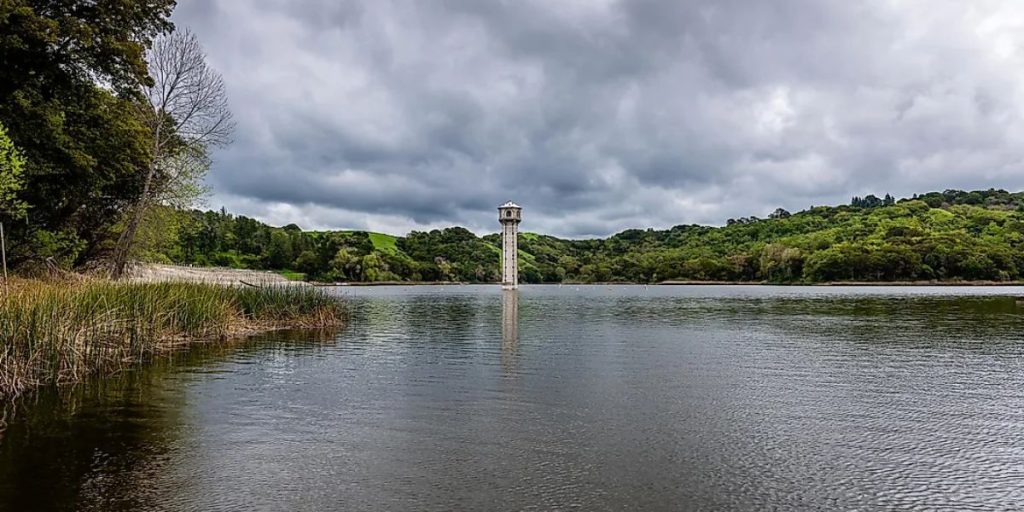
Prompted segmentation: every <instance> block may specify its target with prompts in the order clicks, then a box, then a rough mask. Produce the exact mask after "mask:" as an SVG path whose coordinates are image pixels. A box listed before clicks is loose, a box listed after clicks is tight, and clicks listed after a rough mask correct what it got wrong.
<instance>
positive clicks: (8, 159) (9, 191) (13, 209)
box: [0, 123, 28, 287]
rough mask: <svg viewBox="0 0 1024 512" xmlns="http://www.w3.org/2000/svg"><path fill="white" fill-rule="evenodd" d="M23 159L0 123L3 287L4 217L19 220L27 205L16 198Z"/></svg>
mask: <svg viewBox="0 0 1024 512" xmlns="http://www.w3.org/2000/svg"><path fill="white" fill-rule="evenodd" d="M24 173H25V158H24V157H23V156H21V153H20V152H19V151H18V148H16V147H14V143H13V142H11V139H10V137H8V136H7V129H6V128H4V125H3V124H2V123H0V216H2V217H0V259H2V260H3V272H4V274H3V275H4V286H5V287H6V286H7V240H6V237H5V236H4V217H11V218H21V217H23V216H24V215H25V210H26V209H27V208H28V205H27V204H25V202H24V201H22V200H21V199H19V198H18V195H19V194H20V193H21V191H22V189H24V188H25V176H24Z"/></svg>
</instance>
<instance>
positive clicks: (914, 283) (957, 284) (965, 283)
mask: <svg viewBox="0 0 1024 512" xmlns="http://www.w3.org/2000/svg"><path fill="white" fill-rule="evenodd" d="M307 284H309V285H311V286H316V287H321V288H346V287H373V286H500V285H501V283H469V282H457V281H367V282H347V283H317V282H308V283H307ZM520 285H521V286H773V287H780V288H784V287H787V286H817V287H858V286H865V287H883V286H904V287H939V286H955V287H1014V286H1024V281H829V282H824V283H769V282H765V281H661V282H657V283H636V282H623V281H612V282H595V283H573V282H566V283H520Z"/></svg>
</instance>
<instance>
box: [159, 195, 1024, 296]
mask: <svg viewBox="0 0 1024 512" xmlns="http://www.w3.org/2000/svg"><path fill="white" fill-rule="evenodd" d="M871 197H874V196H868V198H864V199H861V200H860V204H863V205H864V206H852V205H850V206H837V207H824V206H819V207H814V208H810V209H808V210H805V211H802V212H797V213H792V214H790V213H789V212H785V211H784V210H782V211H777V212H775V213H773V214H772V215H771V216H770V217H769V218H768V219H757V218H753V217H750V218H746V219H741V220H739V221H736V220H734V221H732V222H730V223H729V224H728V225H726V226H724V227H710V226H696V225H681V226H675V227H673V228H671V229H667V230H654V229H646V230H640V229H631V230H626V231H623V232H621V233H618V234H616V235H613V236H611V237H608V238H607V239H603V240H564V239H559V238H555V237H551V236H546V235H539V234H535V233H523V234H522V235H520V240H519V246H520V280H521V281H523V282H527V283H540V282H612V281H622V282H643V283H649V282H660V281H666V280H699V281H755V282H757V281H765V282H773V283H800V282H827V281H904V280H958V279H959V280H992V281H1005V280H1018V279H1024V211H1022V208H1021V206H1022V205H1024V193H1009V192H1006V191H1003V190H986V191H974V192H963V191H950V190H947V191H945V192H941V193H929V194H924V195H922V196H915V197H916V199H904V200H901V201H896V200H894V199H892V198H891V196H887V197H886V198H883V199H878V202H877V203H876V201H874V200H872V199H869V198H871ZM865 201H866V202H865ZM179 215H180V216H181V217H182V219H183V220H182V224H183V225H184V226H188V227H187V228H182V238H181V239H180V240H179V245H178V248H177V249H175V250H174V251H171V252H169V253H168V257H169V258H170V259H172V260H174V261H176V262H179V263H191V264H200V265H207V264H218V265H227V266H236V267H248V268H261V269H273V270H284V269H294V270H298V271H299V272H302V273H305V274H306V275H307V278H309V279H311V280H319V281H394V280H402V281H464V282H496V281H497V280H498V279H499V277H500V276H499V259H500V245H501V239H500V237H499V235H497V234H489V235H486V236H483V237H478V236H476V235H475V234H473V233H472V232H470V231H468V230H466V229H464V228H459V227H453V228H448V229H442V230H433V231H429V232H412V233H410V234H409V235H407V236H406V237H392V236H390V235H383V234H379V233H367V232H362V231H336V232H303V231H302V230H301V229H299V228H298V227H297V226H294V225H292V226H287V227H285V228H274V227H271V226H267V225H265V224H263V223H261V222H258V221H256V220H253V219H250V218H247V217H242V216H238V217H235V216H232V215H229V214H228V213H227V212H225V211H223V210H222V211H220V212H205V213H201V212H194V211H193V212H179Z"/></svg>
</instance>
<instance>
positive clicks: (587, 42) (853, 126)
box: [175, 0, 1024, 236]
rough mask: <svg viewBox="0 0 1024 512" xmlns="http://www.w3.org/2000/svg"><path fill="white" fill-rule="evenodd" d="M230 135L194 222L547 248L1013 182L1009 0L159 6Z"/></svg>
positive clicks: (207, 2) (1015, 110) (1016, 159)
mask: <svg viewBox="0 0 1024 512" xmlns="http://www.w3.org/2000/svg"><path fill="white" fill-rule="evenodd" d="M175 21H176V23H177V24H178V25H179V26H188V27H190V28H192V29H193V30H195V31H196V32H197V33H198V34H199V36H200V38H201V39H202V41H203V43H204V45H205V47H206V50H207V53H208V54H209V57H210V60H211V61H212V62H213V64H214V65H215V66H216V67H217V68H218V69H220V70H221V71H222V72H223V74H224V77H225V80H226V82H227V85H228V89H229V92H230V94H231V100H232V106H233V110H234V112H235V114H236V117H237V119H238V122H239V126H238V132H237V133H236V137H235V139H236V142H235V144H234V145H233V146H231V147H230V148H229V149H226V150H224V151H222V152H221V153H219V154H218V155H217V157H216V162H215V164H214V167H213V169H212V172H211V175H210V178H209V181H210V185H212V187H213V189H214V190H215V195H214V197H213V198H212V199H211V203H212V204H211V206H220V205H221V204H223V205H226V206H227V207H228V208H229V209H231V210H233V211H237V212H239V213H243V214H247V215H253V216H257V217H259V218H262V219H264V220H267V221H268V222H273V223H289V222H296V223H298V224H300V225H302V226H303V227H307V228H365V229H377V230H383V231H391V232H397V233H404V232H405V231H408V230H409V229H426V228H432V227H442V226H447V225H452V224H459V225H464V226H467V227H469V228H471V229H474V230H475V231H477V232H480V233H485V232H491V231H495V226H494V224H495V222H494V220H493V219H494V215H495V210H494V208H495V206H496V205H497V204H499V203H501V202H503V201H505V200H506V199H509V198H511V199H514V200H516V201H517V202H520V203H521V204H523V205H524V206H525V208H526V212H525V216H524V218H525V219H526V220H525V222H524V228H525V229H528V230H531V231H540V232H545V233H552V234H557V235H564V236H595V235H607V234H609V233H612V232H615V231H617V230H620V229H624V228H628V227H648V226H654V227H669V226H672V225H675V224H681V223H691V222H699V223H712V224H720V223H723V222H724V221H725V219H726V218H728V217H737V216H747V215H752V214H753V215H761V216H763V215H765V214H767V213H768V212H770V211H771V210H772V209H774V208H776V207H779V206H782V207H785V208H788V209H791V210H798V209H802V208H805V207H807V206H810V205H812V204H831V203H836V202H845V201H847V200H848V199H849V196H851V195H863V194H866V193H885V192H890V193H893V194H895V195H909V194H911V193H914V192H924V191H929V190H936V189H938V190H941V189H944V188H951V187H956V188H988V187H1000V188H1008V189H1015V190H1016V189H1021V188H1024V173H1022V172H1021V162H1022V161H1024V144H1022V142H1024V117H1022V115H1021V112H1022V106H1024V86H1022V84H1024V82H1022V81H1021V73H1022V72H1021V71H1020V70H1021V69H1024V67H1022V64H1024V53H1022V48H1021V43H1022V42H1024V35H1021V34H1024V31H1022V29H1024V12H1022V11H1020V10H1019V9H1017V8H1016V7H1015V4H1014V3H1013V2H1010V1H978V2H960V1H956V0H905V1H900V2H891V1H888V0H886V1H882V0H877V1H872V0H869V1H866V2H820V1H816V0H779V1H775V2H760V1H756V0H706V1H703V0H702V1H677V0H560V1H550V0H523V1H519V2H501V1H497V0H495V1H484V0H435V1H426V2H422V1H412V0H408V1H399V0H373V1H369V0H364V1H359V0H346V1H338V0H305V1H299V0H295V1H286V0H258V1H242V0H182V1H180V3H179V7H178V10H177V12H176V14H175Z"/></svg>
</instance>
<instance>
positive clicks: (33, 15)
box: [0, 0, 175, 264]
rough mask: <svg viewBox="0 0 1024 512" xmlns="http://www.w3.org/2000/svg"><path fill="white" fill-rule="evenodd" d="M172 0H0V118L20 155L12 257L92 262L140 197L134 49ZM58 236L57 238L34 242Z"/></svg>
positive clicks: (141, 134) (144, 151) (140, 76)
mask: <svg viewBox="0 0 1024 512" xmlns="http://www.w3.org/2000/svg"><path fill="white" fill-rule="evenodd" d="M174 4H175V2H174V0H152V1H147V2H127V1H123V0H98V1H97V0H64V1H60V2H54V1H40V0H3V1H0V62H2V63H3V65H2V66H0V122H2V123H3V124H4V125H5V126H6V127H7V129H8V130H9V135H10V138H11V139H12V141H13V142H14V144H15V145H16V146H17V147H18V148H19V149H20V151H21V152H22V154H23V155H24V157H25V160H26V162H25V166H24V177H25V185H26V186H25V189H24V193H23V194H22V197H21V199H22V200H24V201H26V202H27V203H28V205H29V206H30V208H29V210H28V216H27V221H26V222H20V223H16V224H14V225H13V227H14V228H15V229H14V230H12V233H11V235H12V241H14V242H15V243H13V244H12V260H13V262H14V263H15V264H18V263H20V262H25V261H28V260H38V259H45V256H44V254H46V253H49V254H51V255H56V259H57V260H58V261H64V262H69V263H82V262H84V261H85V260H86V259H88V258H91V257H95V256H96V255H97V254H98V253H99V252H100V251H101V250H102V246H103V244H104V243H105V242H106V241H107V240H108V239H109V238H110V236H111V233H110V230H111V227H112V226H113V225H114V224H115V223H116V222H117V221H118V220H119V219H120V217H121V215H123V213H124V211H125V208H126V207H127V205H129V204H132V202H133V201H134V200H135V198H136V197H137V196H138V194H139V192H140V183H141V179H140V172H139V171H140V169H143V168H144V165H145V163H146V161H147V160H148V153H149V147H150V145H149V141H150V136H149V133H148V132H147V130H146V129H145V127H144V126H143V125H142V124H141V122H140V120H139V119H138V115H137V113H138V108H137V107H138V105H139V102H140V101H141V98H140V97H139V95H138V92H137V91H138V88H139V85H140V84H145V83H150V82H151V81H152V79H151V78H150V77H149V75H148V72H147V68H146V62H145V60H144V53H145V50H146V48H147V47H148V46H149V45H150V43H151V41H152V40H153V38H154V37H155V36H157V35H159V34H162V33H166V32H167V31H169V30H170V29H171V28H172V25H171V22H170V20H169V17H170V13H171V10H172V9H173V7H174ZM53 240H60V241H61V243H60V244H59V245H52V244H50V245H44V246H40V245H37V243H40V242H42V243H49V242H52V241H53Z"/></svg>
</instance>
